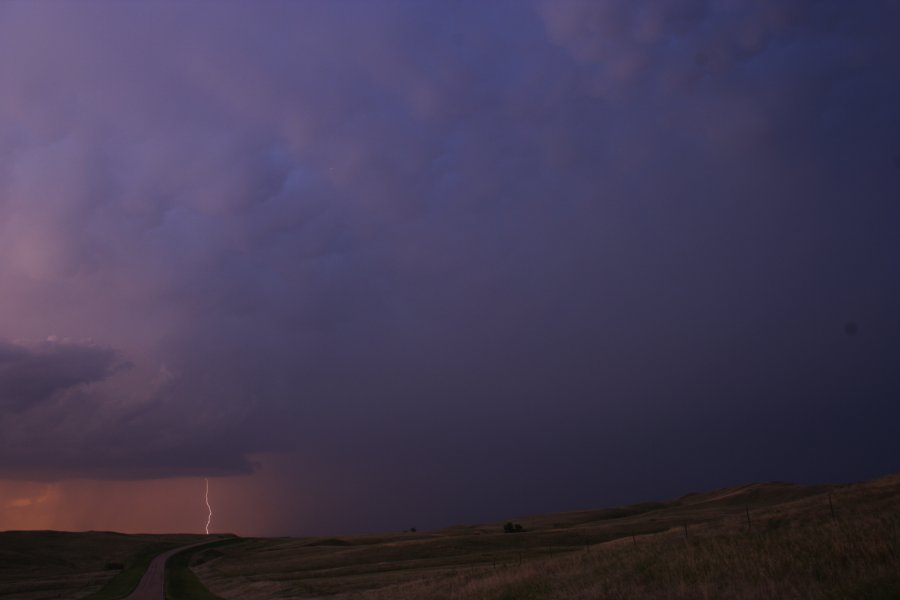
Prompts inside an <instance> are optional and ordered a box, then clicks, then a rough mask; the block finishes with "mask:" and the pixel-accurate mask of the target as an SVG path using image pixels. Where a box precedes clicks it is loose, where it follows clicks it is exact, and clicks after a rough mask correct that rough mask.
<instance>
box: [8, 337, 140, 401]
mask: <svg viewBox="0 0 900 600" xmlns="http://www.w3.org/2000/svg"><path fill="white" fill-rule="evenodd" d="M124 367H127V363H125V362H123V361H122V359H121V358H120V357H119V356H118V355H117V353H116V352H115V351H114V350H112V349H110V348H102V347H98V346H94V345H84V344H79V343H75V342H69V341H58V340H55V339H50V340H47V341H46V342H42V343H39V344H33V345H30V346H25V345H20V344H15V343H12V342H8V341H0V406H2V407H3V409H5V410H11V411H13V412H20V411H23V410H28V409H29V408H31V407H33V406H34V405H36V404H39V403H42V402H46V401H48V400H50V399H53V398H58V397H59V396H60V395H62V394H65V392H68V391H71V390H72V389H73V388H77V387H82V386H84V385H87V384H91V383H95V382H98V381H102V380H104V379H106V378H107V377H109V376H110V375H112V374H113V373H115V372H116V371H117V370H119V369H122V368H124Z"/></svg>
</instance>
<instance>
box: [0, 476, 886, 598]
mask: <svg viewBox="0 0 900 600" xmlns="http://www.w3.org/2000/svg"><path fill="white" fill-rule="evenodd" d="M506 530H509V531H508V532H507V531H506ZM204 539H208V538H204V537H203V536H191V535H122V534H117V533H103V532H88V533H61V532H52V531H44V532H6V533H0V600H3V599H6V598H9V599H10V600H12V599H15V600H45V599H48V600H49V599H51V598H68V599H85V600H114V599H115V598H121V597H123V596H124V595H126V594H127V592H128V591H129V590H130V589H131V587H132V586H133V585H134V584H135V583H136V582H137V580H138V579H139V578H140V575H141V574H142V572H143V569H144V567H145V566H146V564H147V562H149V560H150V558H151V557H152V556H154V555H155V554H157V553H159V552H162V551H163V550H165V549H168V548H173V547H177V546H183V545H187V544H191V543H195V542H198V541H202V540H204ZM169 566H170V571H169V581H170V590H169V591H170V597H171V598H173V599H174V600H182V599H192V600H198V599H200V598H210V599H212V598H217V597H218V598H224V599H227V600H238V599H240V600H276V599H288V598H322V597H330V598H335V599H337V600H340V599H349V598H359V599H361V600H388V599H391V600H405V599H420V598H427V599H437V600H441V599H445V600H474V599H479V600H519V599H523V600H537V599H563V598H566V599H569V598H572V599H579V598H581V599H587V598H592V599H594V598H597V599H630V598H650V599H654V598H667V599H669V598H671V599H685V600H687V599H703V598H707V599H718V598H724V599H728V598H733V599H745V598H746V599H750V598H803V599H833V600H843V599H854V598H855V599H860V600H862V599H873V600H888V599H898V600H900V475H894V476H890V477H886V478H883V479H880V480H876V481H871V482H866V483H859V484H853V485H840V486H799V485H792V484H787V483H761V484H750V485H743V486H737V487H732V488H727V489H721V490H716V491H712V492H706V493H698V494H688V495H686V496H684V497H681V498H677V499H674V500H669V501H664V502H648V503H643V504H636V505H632V506H625V507H619V508H610V509H603V510H586V511H579V512H569V513H558V514H552V515H540V516H532V517H522V518H511V519H509V520H508V521H505V522H497V523H487V524H481V525H471V526H459V527H453V528H449V529H444V530H440V531H430V532H419V533H416V532H403V533H391V534H382V535H365V536H341V537H315V538H238V539H234V538H232V539H229V540H222V541H221V542H220V543H219V544H218V545H216V546H213V547H206V548H200V549H194V550H190V551H188V552H185V553H182V554H180V555H176V557H174V558H173V559H172V560H170V564H169ZM204 586H205V587H206V588H208V590H204V589H203V587H204Z"/></svg>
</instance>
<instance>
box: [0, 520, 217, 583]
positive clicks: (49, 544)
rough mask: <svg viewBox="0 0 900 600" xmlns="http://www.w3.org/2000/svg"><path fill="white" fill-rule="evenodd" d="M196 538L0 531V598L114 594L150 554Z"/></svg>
mask: <svg viewBox="0 0 900 600" xmlns="http://www.w3.org/2000/svg"><path fill="white" fill-rule="evenodd" d="M200 539H201V538H200V537H199V536H193V535H124V534H121V533H109V532H87V533H65V532H59V531H7V532H2V533H0V598H3V599H6V598H9V599H10V600H12V599H15V600H44V599H49V598H90V600H112V599H114V598H119V597H122V596H123V595H125V594H127V593H128V592H129V591H130V590H131V589H132V587H133V586H134V585H135V584H136V583H137V581H138V580H139V579H140V576H141V575H142V574H143V572H144V569H145V568H146V565H147V563H149V561H150V559H151V558H153V556H155V555H156V554H159V553H160V552H163V551H165V550H168V549H170V548H175V547H177V546H182V545H186V544H190V543H191V542H194V541H199V540H200Z"/></svg>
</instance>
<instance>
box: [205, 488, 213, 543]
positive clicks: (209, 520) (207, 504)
mask: <svg viewBox="0 0 900 600" xmlns="http://www.w3.org/2000/svg"><path fill="white" fill-rule="evenodd" d="M206 510H208V511H209V515H207V517H206V535H209V524H210V523H211V522H212V506H210V505H209V478H208V477H207V478H206Z"/></svg>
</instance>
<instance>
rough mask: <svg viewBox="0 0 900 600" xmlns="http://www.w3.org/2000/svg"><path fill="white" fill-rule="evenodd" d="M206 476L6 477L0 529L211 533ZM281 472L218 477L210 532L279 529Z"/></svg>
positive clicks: (0, 489)
mask: <svg viewBox="0 0 900 600" xmlns="http://www.w3.org/2000/svg"><path fill="white" fill-rule="evenodd" d="M204 480H205V478H204V477H191V478H187V477H181V478H172V479H155V480H144V481H113V480H91V479H71V480H64V481H58V482H31V481H14V480H0V531H5V530H44V529H52V530H61V531H88V530H95V531H119V532H122V533H198V534H202V533H204V532H205V526H206V525H207V522H208V518H209V513H208V509H207V504H206V496H205V492H206V484H205V481H204ZM278 487H279V483H278V477H277V473H275V472H274V471H273V470H271V469H265V468H263V469H261V470H260V471H257V472H256V473H253V474H252V475H244V476H235V477H222V478H213V479H210V480H209V494H210V496H209V497H210V498H211V500H212V501H213V502H214V503H215V506H216V513H215V514H216V519H215V521H214V522H213V523H212V524H211V525H210V528H209V532H210V533H236V534H239V535H276V534H279V533H283V532H281V531H280V530H279V521H280V519H279V515H281V514H284V511H285V510H289V509H290V508H291V507H290V506H288V505H287V504H286V503H284V502H282V503H281V504H278V503H273V502H272V501H271V500H270V499H271V498H280V497H282V496H281V494H278V493H276V489H277V488H278Z"/></svg>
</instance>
